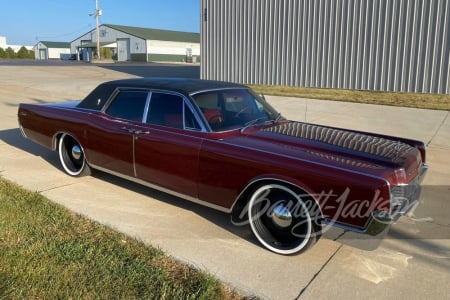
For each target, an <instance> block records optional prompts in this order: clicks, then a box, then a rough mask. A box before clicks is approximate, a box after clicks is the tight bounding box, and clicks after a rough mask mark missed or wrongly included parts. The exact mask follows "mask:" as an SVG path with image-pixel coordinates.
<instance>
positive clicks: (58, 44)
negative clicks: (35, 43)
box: [39, 41, 70, 48]
mask: <svg viewBox="0 0 450 300" xmlns="http://www.w3.org/2000/svg"><path fill="white" fill-rule="evenodd" d="M39 43H41V44H44V45H45V46H46V47H47V48H70V43H66V42H49V41H40V42H39Z"/></svg>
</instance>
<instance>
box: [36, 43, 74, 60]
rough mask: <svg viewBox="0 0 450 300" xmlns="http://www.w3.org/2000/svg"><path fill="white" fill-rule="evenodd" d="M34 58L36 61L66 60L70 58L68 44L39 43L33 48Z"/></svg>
mask: <svg viewBox="0 0 450 300" xmlns="http://www.w3.org/2000/svg"><path fill="white" fill-rule="evenodd" d="M34 57H35V59H37V60H47V59H62V60H68V59H70V57H71V54H70V43H66V42H49V41H40V42H39V43H37V44H36V45H35V46H34Z"/></svg>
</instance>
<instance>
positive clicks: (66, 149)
mask: <svg viewBox="0 0 450 300" xmlns="http://www.w3.org/2000/svg"><path fill="white" fill-rule="evenodd" d="M58 152H59V160H60V161H61V165H62V166H63V168H64V170H65V171H66V172H67V173H68V174H69V175H72V176H84V175H89V174H90V168H89V166H88V165H87V163H86V158H85V156H84V151H83V148H82V147H81V145H80V144H79V143H78V142H77V141H76V140H75V139H74V138H73V137H72V136H70V135H68V134H67V133H64V134H63V135H62V136H61V137H60V139H59V145H58Z"/></svg>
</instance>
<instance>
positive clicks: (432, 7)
mask: <svg viewBox="0 0 450 300" xmlns="http://www.w3.org/2000/svg"><path fill="white" fill-rule="evenodd" d="M449 1H450V0H430V1H422V0H379V1H368V0H338V1H336V0H279V1H275V0H248V1H235V0H221V1H214V0H202V5H201V10H202V11H201V14H202V21H201V37H202V41H201V47H202V55H201V60H202V64H201V77H202V78H205V79H216V80H226V81H234V82H240V83H246V84H271V85H288V86H289V85H291V86H305V87H323V88H344V89H361V90H380V91H401V92H421V93H445V94H449V93H450V90H449V80H450V76H449V73H450V38H449V34H450V30H449V29H448V27H449V23H450V21H449V16H448V14H449V13H450V4H449Z"/></svg>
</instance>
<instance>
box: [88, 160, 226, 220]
mask: <svg viewBox="0 0 450 300" xmlns="http://www.w3.org/2000/svg"><path fill="white" fill-rule="evenodd" d="M89 166H90V167H92V168H93V169H96V170H99V171H102V172H105V173H108V174H111V175H114V176H117V177H120V178H123V179H126V180H129V181H132V182H135V183H138V184H141V185H144V186H146V187H149V188H151V189H155V190H158V191H161V192H164V193H166V194H169V195H172V196H175V197H178V198H182V199H185V200H188V201H191V202H194V203H196V204H200V205H203V206H206V207H209V208H212V209H215V210H218V211H221V212H225V213H230V212H231V209H228V208H225V207H223V206H219V205H216V204H212V203H210V202H206V201H203V200H200V199H198V198H195V197H192V196H188V195H185V194H181V193H178V192H175V191H172V190H169V189H167V188H164V187H161V186H159V185H156V184H153V183H149V182H147V181H144V180H142V179H139V178H134V177H130V176H127V175H124V174H120V173H118V172H115V171H111V170H109V169H106V168H103V167H100V166H97V165H93V164H89Z"/></svg>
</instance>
